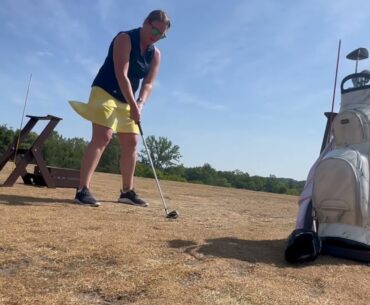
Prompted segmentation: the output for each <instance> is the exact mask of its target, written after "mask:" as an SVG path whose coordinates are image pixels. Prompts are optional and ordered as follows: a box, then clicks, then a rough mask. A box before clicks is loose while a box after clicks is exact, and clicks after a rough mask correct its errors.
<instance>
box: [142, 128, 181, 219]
mask: <svg viewBox="0 0 370 305" xmlns="http://www.w3.org/2000/svg"><path fill="white" fill-rule="evenodd" d="M138 126H139V130H140V135H141V138H142V140H143V143H144V146H145V150H146V153H147V155H148V159H149V162H150V165H151V167H152V170H153V174H154V178H155V181H156V182H157V187H158V191H159V194H160V195H161V199H162V203H163V206H164V210H165V212H166V217H167V218H171V219H176V218H177V217H179V212H177V211H175V210H173V211H171V212H168V209H167V206H166V202H165V201H164V197H163V193H162V189H161V186H160V185H159V180H158V177H157V173H156V172H155V168H154V165H153V161H152V157H151V156H150V152H149V148H148V145H147V144H146V141H145V138H144V134H143V129H142V128H141V124H140V122H139V123H138Z"/></svg>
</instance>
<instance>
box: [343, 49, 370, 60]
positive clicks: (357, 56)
mask: <svg viewBox="0 0 370 305" xmlns="http://www.w3.org/2000/svg"><path fill="white" fill-rule="evenodd" d="M368 57H369V51H368V50H367V49H366V48H358V49H356V50H353V51H352V52H351V53H349V54H348V55H347V56H346V58H347V59H351V60H362V59H366V58H368Z"/></svg>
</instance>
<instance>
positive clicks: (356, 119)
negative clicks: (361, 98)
mask: <svg viewBox="0 0 370 305" xmlns="http://www.w3.org/2000/svg"><path fill="white" fill-rule="evenodd" d="M369 117H370V110H368V109H364V108H362V109H360V108H357V109H352V110H346V111H344V112H342V113H339V114H338V115H337V116H336V117H335V119H334V121H333V134H334V139H335V144H337V145H340V146H346V145H349V144H359V143H363V142H366V141H368V140H370V122H369Z"/></svg>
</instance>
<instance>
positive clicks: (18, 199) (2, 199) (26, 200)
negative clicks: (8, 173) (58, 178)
mask: <svg viewBox="0 0 370 305" xmlns="http://www.w3.org/2000/svg"><path fill="white" fill-rule="evenodd" d="M53 203H65V204H72V203H73V200H72V199H57V198H42V197H32V196H19V195H1V194H0V204H4V205H24V206H29V205H43V204H45V205H46V204H53Z"/></svg>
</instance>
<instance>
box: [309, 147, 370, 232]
mask: <svg viewBox="0 0 370 305" xmlns="http://www.w3.org/2000/svg"><path fill="white" fill-rule="evenodd" d="M368 201H369V165H368V159H367V157H365V156H363V155H361V154H360V153H359V152H358V151H357V150H353V149H348V148H341V149H335V150H333V151H331V152H329V153H328V154H327V155H326V156H325V158H324V159H322V160H321V161H320V163H319V164H318V166H317V168H316V171H315V175H314V182H313V193H312V204H313V208H314V210H315V211H316V216H317V219H318V222H319V223H343V224H349V225H357V226H361V227H364V226H366V225H367V222H368V221H367V219H368V214H367V213H368Z"/></svg>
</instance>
